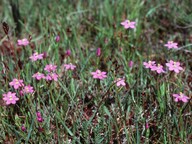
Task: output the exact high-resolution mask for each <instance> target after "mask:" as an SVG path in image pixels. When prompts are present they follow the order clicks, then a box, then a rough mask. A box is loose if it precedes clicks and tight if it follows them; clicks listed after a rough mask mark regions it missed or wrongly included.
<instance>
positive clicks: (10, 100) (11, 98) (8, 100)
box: [3, 92, 19, 105]
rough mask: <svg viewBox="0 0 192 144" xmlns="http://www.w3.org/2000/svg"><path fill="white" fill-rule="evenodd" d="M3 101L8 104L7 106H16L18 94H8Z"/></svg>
mask: <svg viewBox="0 0 192 144" xmlns="http://www.w3.org/2000/svg"><path fill="white" fill-rule="evenodd" d="M3 100H4V101H5V102H6V105H10V104H16V101H18V100H19V98H18V97H16V93H12V92H8V93H7V94H3Z"/></svg>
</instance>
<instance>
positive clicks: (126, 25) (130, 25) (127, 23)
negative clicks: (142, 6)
mask: <svg viewBox="0 0 192 144" xmlns="http://www.w3.org/2000/svg"><path fill="white" fill-rule="evenodd" d="M121 25H123V26H124V28H125V29H128V28H131V29H134V28H135V22H131V21H129V20H125V21H123V22H121Z"/></svg>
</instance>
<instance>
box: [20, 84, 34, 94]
mask: <svg viewBox="0 0 192 144" xmlns="http://www.w3.org/2000/svg"><path fill="white" fill-rule="evenodd" d="M22 92H23V93H25V94H28V93H31V94H32V93H33V92H34V90H33V87H32V86H30V85H28V86H25V87H24V89H23V91H22Z"/></svg>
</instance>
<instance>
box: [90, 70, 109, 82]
mask: <svg viewBox="0 0 192 144" xmlns="http://www.w3.org/2000/svg"><path fill="white" fill-rule="evenodd" d="M106 73H107V72H102V71H100V70H96V71H95V72H91V74H92V75H93V78H94V79H100V80H103V79H104V78H106V77H107V76H106Z"/></svg>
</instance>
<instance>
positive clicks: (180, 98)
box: [173, 92, 190, 103]
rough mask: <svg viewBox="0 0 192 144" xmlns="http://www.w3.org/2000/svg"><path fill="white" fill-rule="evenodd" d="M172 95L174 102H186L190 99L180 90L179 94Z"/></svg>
mask: <svg viewBox="0 0 192 144" xmlns="http://www.w3.org/2000/svg"><path fill="white" fill-rule="evenodd" d="M173 97H174V98H175V99H174V101H175V102H178V101H182V102H184V103H186V102H188V100H189V99H190V98H189V97H187V96H186V95H184V94H183V93H182V92H180V93H179V94H173Z"/></svg>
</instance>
